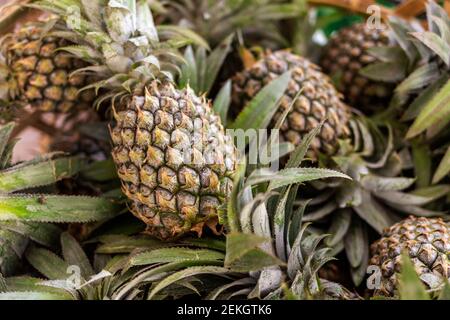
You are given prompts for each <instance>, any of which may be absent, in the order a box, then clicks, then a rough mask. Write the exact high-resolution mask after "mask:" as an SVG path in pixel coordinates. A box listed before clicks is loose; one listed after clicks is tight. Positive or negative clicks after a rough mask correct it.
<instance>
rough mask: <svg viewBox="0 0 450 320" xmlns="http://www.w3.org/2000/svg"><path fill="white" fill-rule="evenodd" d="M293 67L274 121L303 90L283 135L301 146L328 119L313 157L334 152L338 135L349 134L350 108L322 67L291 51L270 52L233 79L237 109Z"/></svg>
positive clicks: (284, 127) (234, 102) (235, 107)
mask: <svg viewBox="0 0 450 320" xmlns="http://www.w3.org/2000/svg"><path fill="white" fill-rule="evenodd" d="M289 70H292V79H291V82H290V83H289V87H288V89H287V91H286V94H285V95H284V96H283V98H282V100H281V103H280V108H279V110H277V113H276V114H275V115H274V117H273V120H272V123H276V122H277V120H278V119H279V118H280V116H281V115H282V114H283V112H284V110H286V108H288V107H289V106H290V104H291V103H292V100H293V99H294V98H295V97H296V96H297V94H298V92H299V91H300V90H302V92H301V94H300V95H299V97H298V99H297V100H296V102H295V103H294V106H293V109H292V110H291V111H289V113H288V115H287V117H286V119H285V120H284V122H283V124H282V126H281V129H280V133H281V136H282V138H284V139H285V140H287V141H289V142H291V143H293V144H295V145H298V144H299V143H300V141H301V139H302V137H303V136H304V135H305V134H306V133H308V132H309V131H311V130H312V129H313V128H315V127H317V126H318V124H319V123H320V122H321V121H322V120H324V119H326V120H325V123H324V125H323V127H322V128H321V131H320V134H319V135H318V136H317V137H316V138H315V139H314V141H313V144H312V150H313V151H314V154H313V156H314V155H317V152H318V151H320V152H323V153H325V154H327V155H332V154H334V153H335V152H336V150H337V140H338V138H340V137H343V136H346V135H348V134H349V128H348V120H349V116H350V115H349V108H348V107H347V106H346V105H345V104H344V103H343V102H342V101H341V95H340V94H339V93H338V92H337V91H336V89H335V88H334V87H333V85H332V84H331V82H330V79H329V78H328V77H327V76H326V75H325V74H323V73H321V72H320V71H319V67H317V66H316V65H315V64H313V63H311V62H310V61H308V60H307V59H305V58H302V57H300V56H297V55H295V54H292V53H290V52H289V51H276V52H274V53H271V54H268V55H267V56H265V57H264V58H263V59H262V60H260V61H258V62H256V63H255V64H254V65H253V66H251V67H250V68H247V69H246V70H244V71H243V72H240V73H238V74H237V75H236V76H235V77H234V78H233V96H232V99H233V104H234V109H235V110H234V111H238V110H241V109H242V108H243V107H244V106H245V105H246V104H247V103H248V102H249V101H250V100H251V99H252V98H254V96H255V95H256V94H257V93H258V92H259V91H260V90H261V89H262V88H263V87H264V86H265V85H266V84H267V83H269V82H270V81H272V80H273V79H275V78H277V77H278V76H280V75H282V74H283V73H285V72H286V71H289Z"/></svg>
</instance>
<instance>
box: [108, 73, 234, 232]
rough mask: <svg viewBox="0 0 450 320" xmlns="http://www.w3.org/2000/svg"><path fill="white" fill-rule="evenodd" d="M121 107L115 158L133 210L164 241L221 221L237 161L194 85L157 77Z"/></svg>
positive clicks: (114, 137)
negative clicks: (180, 86) (178, 85)
mask: <svg viewBox="0 0 450 320" xmlns="http://www.w3.org/2000/svg"><path fill="white" fill-rule="evenodd" d="M144 91H145V92H144V93H143V94H142V95H141V94H136V93H135V94H134V95H133V96H132V97H131V98H130V99H129V100H128V102H127V105H126V107H125V108H123V110H121V111H117V112H115V120H116V124H115V125H114V126H113V127H112V129H111V137H112V141H113V151H112V155H113V159H114V161H115V163H116V166H117V169H118V174H119V177H120V179H121V181H122V189H123V192H124V193H125V195H126V196H127V197H128V198H129V199H131V203H132V204H131V210H132V212H133V214H134V215H135V216H136V217H138V218H139V219H141V220H142V221H144V222H145V223H146V225H147V228H146V233H148V234H150V235H152V236H154V237H157V238H159V239H162V240H173V239H176V238H178V237H180V236H182V235H184V234H186V233H187V232H189V231H197V233H198V234H201V231H202V227H203V225H204V224H205V223H208V222H211V221H213V220H214V221H217V217H218V213H219V210H220V209H221V208H220V206H222V205H224V204H225V201H226V200H227V198H228V196H229V194H230V192H231V188H232V173H233V171H234V170H235V166H236V149H235V147H234V145H233V142H232V141H231V138H230V137H229V136H227V135H225V132H224V129H223V126H222V125H221V123H220V118H219V117H217V116H216V115H214V114H213V113H212V111H211V110H210V105H209V104H208V103H207V102H206V101H205V99H204V98H200V97H198V96H196V95H195V94H194V93H193V91H192V90H190V89H183V90H178V89H175V88H174V86H173V84H171V83H169V82H165V83H156V81H154V82H152V83H151V84H150V85H149V86H148V87H146V88H145V90H144Z"/></svg>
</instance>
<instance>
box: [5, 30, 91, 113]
mask: <svg viewBox="0 0 450 320" xmlns="http://www.w3.org/2000/svg"><path fill="white" fill-rule="evenodd" d="M42 33H43V29H42V28H41V27H39V26H37V25H27V26H24V27H22V28H21V29H20V30H19V31H17V32H15V33H12V34H10V35H8V36H6V37H5V39H4V41H3V43H2V46H1V51H2V55H3V57H4V59H5V61H4V62H5V64H6V66H7V68H8V69H9V75H8V77H7V78H8V79H7V82H8V90H9V93H10V98H11V99H13V100H19V101H23V102H25V103H29V104H31V106H32V107H33V108H34V109H36V110H39V111H43V112H69V111H74V110H80V109H87V108H89V107H90V106H91V103H92V102H93V100H94V98H95V94H94V92H93V91H92V90H88V91H83V92H81V93H78V90H80V89H81V88H83V87H84V86H86V85H88V84H89V83H90V82H92V79H91V78H90V77H88V76H86V75H83V74H75V75H71V73H72V72H73V71H75V70H77V69H80V68H82V67H84V66H86V64H85V62H83V61H82V60H80V59H76V58H73V57H70V56H69V54H68V53H65V52H63V51H57V49H59V48H62V47H65V46H67V45H69V43H68V42H67V41H66V40H64V39H60V38H55V37H51V36H44V37H42Z"/></svg>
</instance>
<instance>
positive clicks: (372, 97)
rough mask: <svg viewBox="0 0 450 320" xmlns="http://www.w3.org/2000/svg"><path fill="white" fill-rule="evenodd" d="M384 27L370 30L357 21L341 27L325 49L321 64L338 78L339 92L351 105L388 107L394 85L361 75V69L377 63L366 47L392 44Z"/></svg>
mask: <svg viewBox="0 0 450 320" xmlns="http://www.w3.org/2000/svg"><path fill="white" fill-rule="evenodd" d="M383 26H384V29H380V28H375V29H369V28H368V27H367V25H366V23H357V24H354V25H352V26H350V27H347V28H343V29H341V30H339V31H338V32H337V33H336V34H335V35H333V37H331V39H330V41H329V42H328V44H327V46H326V47H325V49H324V54H323V57H322V59H321V62H320V65H321V67H322V68H323V70H324V71H325V72H326V73H327V74H329V75H330V76H332V77H335V76H336V77H337V78H338V79H339V82H340V84H339V87H338V89H339V91H341V92H342V93H343V94H344V96H345V99H346V100H347V101H348V103H350V105H351V106H352V107H355V108H358V109H362V110H365V111H368V108H369V107H372V108H373V107H378V106H382V107H385V106H386V103H388V102H389V99H390V97H391V96H392V93H393V90H394V86H393V85H391V84H388V83H383V82H376V81H373V80H370V79H368V78H366V77H364V76H362V75H360V74H359V70H360V69H362V68H364V67H366V66H367V65H369V64H371V63H373V62H375V60H376V59H375V58H374V57H373V56H372V55H370V54H369V53H368V52H367V50H368V49H370V48H373V47H378V46H386V45H388V44H389V36H388V33H387V31H386V28H387V27H386V26H385V25H383Z"/></svg>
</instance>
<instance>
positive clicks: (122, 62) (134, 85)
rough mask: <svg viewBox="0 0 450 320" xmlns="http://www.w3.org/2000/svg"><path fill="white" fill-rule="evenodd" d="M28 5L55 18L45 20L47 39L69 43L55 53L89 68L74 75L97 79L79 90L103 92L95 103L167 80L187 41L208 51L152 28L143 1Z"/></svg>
mask: <svg viewBox="0 0 450 320" xmlns="http://www.w3.org/2000/svg"><path fill="white" fill-rule="evenodd" d="M31 6H32V7H35V8H38V9H41V10H44V11H47V12H51V13H53V14H55V15H56V18H55V19H53V20H50V21H49V30H51V31H50V32H49V33H48V35H51V36H57V37H62V38H66V39H68V40H70V41H71V42H73V43H74V45H71V46H67V47H64V48H60V49H59V50H65V51H67V52H69V53H71V54H73V55H74V56H76V57H78V58H81V59H83V60H86V61H87V62H89V63H90V64H91V65H90V66H89V67H86V68H82V69H79V70H77V71H75V72H74V73H77V72H81V73H86V74H95V76H96V77H97V78H98V79H99V80H98V81H97V82H95V83H93V84H91V85H89V86H87V87H85V88H84V89H90V88H95V89H96V90H97V91H98V90H99V89H100V88H107V89H108V94H107V95H103V96H101V97H100V98H99V99H98V100H97V103H96V104H97V105H98V104H99V103H100V102H101V101H104V100H106V99H113V98H116V97H118V96H121V95H124V94H126V93H127V92H133V91H134V90H139V89H142V87H144V86H145V85H146V84H148V83H149V82H151V81H153V80H155V79H159V80H168V81H173V80H174V74H175V73H177V72H179V71H180V70H179V67H178V66H179V65H180V64H181V63H182V62H183V57H182V55H180V53H179V52H178V49H179V48H181V47H183V46H185V45H187V44H190V43H196V44H198V45H200V46H205V47H208V45H207V44H206V42H204V41H203V39H201V38H200V37H199V36H197V35H196V34H195V33H193V32H191V31H189V30H184V29H182V28H180V27H176V26H159V27H156V26H155V24H154V21H153V17H152V12H151V9H150V6H149V4H148V3H147V2H146V1H143V0H131V1H126V0H108V1H106V0H96V1H84V0H69V1H61V0H57V1H52V0H42V1H36V2H34V3H33V4H32V5H31Z"/></svg>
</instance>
